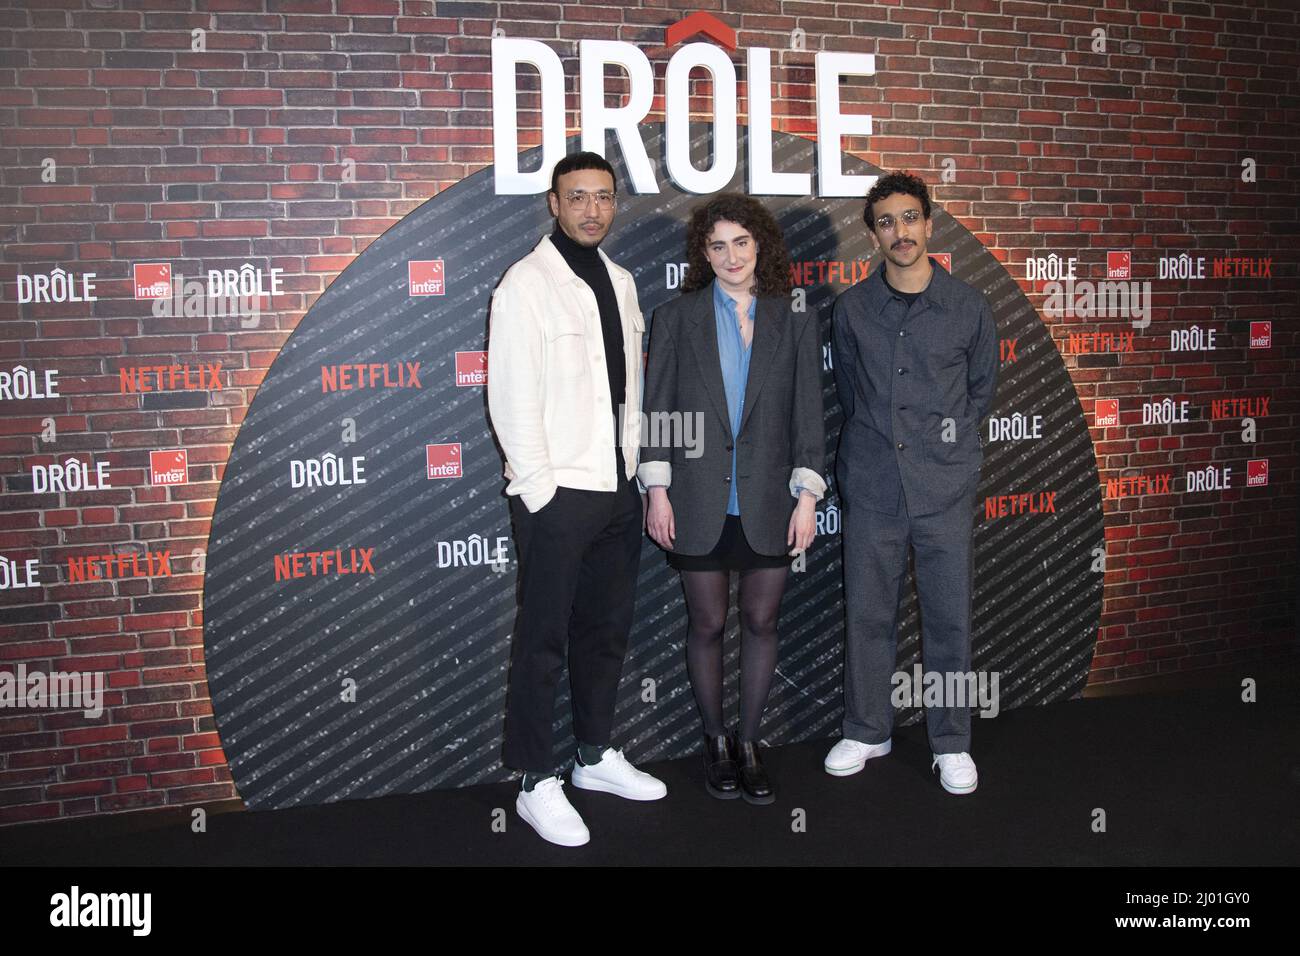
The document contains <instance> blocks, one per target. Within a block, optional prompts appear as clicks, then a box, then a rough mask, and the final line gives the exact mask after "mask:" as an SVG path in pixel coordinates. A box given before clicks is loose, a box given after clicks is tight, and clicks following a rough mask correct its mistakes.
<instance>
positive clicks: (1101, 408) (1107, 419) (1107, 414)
mask: <svg viewBox="0 0 1300 956" xmlns="http://www.w3.org/2000/svg"><path fill="white" fill-rule="evenodd" d="M1095 414H1096V422H1095V424H1096V426H1097V427H1098V428H1112V427H1114V426H1116V425H1118V424H1119V399H1118V398H1099V399H1097V406H1096V409H1095Z"/></svg>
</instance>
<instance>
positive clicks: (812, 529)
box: [785, 491, 817, 557]
mask: <svg viewBox="0 0 1300 956" xmlns="http://www.w3.org/2000/svg"><path fill="white" fill-rule="evenodd" d="M816 536H817V499H816V498H815V497H814V496H813V493H812V492H811V491H803V492H800V493H799V503H798V504H796V505H795V506H794V514H792V515H790V529H789V530H788V531H787V532H786V535H785V543H786V544H787V545H790V546H792V547H793V550H792V551H791V552H790V555H791V556H792V557H793V556H796V555H799V554H802V553H803V552H805V551H807V550H808V547H809V546H810V545H811V544H812V542H813V538H815V537H816Z"/></svg>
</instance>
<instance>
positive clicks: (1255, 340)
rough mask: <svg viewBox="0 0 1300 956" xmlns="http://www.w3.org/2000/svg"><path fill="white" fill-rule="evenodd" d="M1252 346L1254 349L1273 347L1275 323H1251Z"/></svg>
mask: <svg viewBox="0 0 1300 956" xmlns="http://www.w3.org/2000/svg"><path fill="white" fill-rule="evenodd" d="M1250 347H1251V348H1252V349H1269V348H1272V347H1273V323H1272V322H1252V323H1250Z"/></svg>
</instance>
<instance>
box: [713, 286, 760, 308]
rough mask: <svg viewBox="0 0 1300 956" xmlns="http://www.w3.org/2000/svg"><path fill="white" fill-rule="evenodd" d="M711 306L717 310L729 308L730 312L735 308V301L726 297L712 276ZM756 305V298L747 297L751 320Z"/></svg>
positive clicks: (725, 293) (754, 296)
mask: <svg viewBox="0 0 1300 956" xmlns="http://www.w3.org/2000/svg"><path fill="white" fill-rule="evenodd" d="M713 304H714V306H715V307H717V308H722V307H724V306H731V311H733V312H734V311H735V308H736V300H735V299H733V298H732V297H731V296H730V295H728V294H727V292H726V290H724V289H723V288H722V283H721V282H719V281H718V279H717V276H714V278H713ZM757 305H758V296H756V295H751V296H750V297H749V317H750V318H751V319H752V318H754V316H755V315H756V314H757V309H756V307H757Z"/></svg>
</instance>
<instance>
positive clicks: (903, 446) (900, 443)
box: [898, 441, 907, 451]
mask: <svg viewBox="0 0 1300 956" xmlns="http://www.w3.org/2000/svg"><path fill="white" fill-rule="evenodd" d="M906 447H907V446H906V445H904V444H903V443H902V442H901V441H900V442H899V443H898V450H899V451H902V450H903V449H904V448H906Z"/></svg>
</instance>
